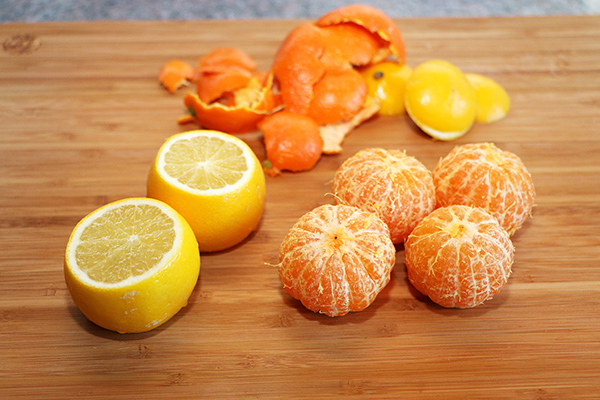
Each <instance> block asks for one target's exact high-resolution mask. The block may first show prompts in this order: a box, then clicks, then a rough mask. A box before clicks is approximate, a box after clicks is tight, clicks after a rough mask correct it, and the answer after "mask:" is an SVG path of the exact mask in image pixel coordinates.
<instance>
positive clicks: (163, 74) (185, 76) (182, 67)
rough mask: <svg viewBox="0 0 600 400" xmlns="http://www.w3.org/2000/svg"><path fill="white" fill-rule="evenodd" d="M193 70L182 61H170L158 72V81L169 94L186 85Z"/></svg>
mask: <svg viewBox="0 0 600 400" xmlns="http://www.w3.org/2000/svg"><path fill="white" fill-rule="evenodd" d="M193 74H194V68H192V66H191V65H189V64H188V63H186V62H185V61H182V60H170V61H169V62H167V63H166V64H165V65H164V66H163V67H162V68H161V70H160V73H159V74H158V81H159V82H160V83H161V84H162V85H163V86H164V87H165V88H166V89H167V90H168V91H169V92H171V93H173V92H175V91H176V90H177V89H179V88H180V87H181V86H183V85H185V84H186V83H188V81H189V80H190V79H192V76H193Z"/></svg>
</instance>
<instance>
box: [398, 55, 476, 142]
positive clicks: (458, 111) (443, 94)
mask: <svg viewBox="0 0 600 400" xmlns="http://www.w3.org/2000/svg"><path fill="white" fill-rule="evenodd" d="M405 106H406V111H407V112H408V115H409V116H410V118H411V119H412V120H413V121H414V122H415V124H417V126H418V127H419V128H421V129H422V130H423V131H424V132H425V133H427V134H428V135H430V136H432V137H433V138H435V139H439V140H454V139H458V138H459V137H461V136H463V135H464V134H465V133H467V131H468V130H469V129H471V126H472V125H473V123H474V122H475V114H476V111H477V100H476V97H475V90H474V89H473V87H472V86H471V84H470V83H469V81H468V80H467V78H465V76H464V74H463V73H462V72H461V70H460V69H458V68H457V67H456V66H454V65H453V64H451V63H449V62H447V61H443V60H432V61H427V62H425V63H423V64H421V65H419V66H418V67H417V68H415V69H414V71H413V73H412V75H411V76H410V78H409V79H408V82H407V83H406V92H405Z"/></svg>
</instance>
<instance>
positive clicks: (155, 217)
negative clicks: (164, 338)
mask: <svg viewBox="0 0 600 400" xmlns="http://www.w3.org/2000/svg"><path fill="white" fill-rule="evenodd" d="M64 273H65V281H66V283H67V287H68V289H69V292H70V293H71V297H72V298H73V301H74V302H75V304H76V305H77V307H78V308H79V309H80V310H81V311H82V312H83V314H84V315H85V316H86V317H87V318H88V319H89V320H90V321H92V322H94V323H95V324H97V325H99V326H101V327H103V328H106V329H109V330H113V331H116V332H119V333H135V332H145V331H149V330H151V329H154V328H156V327H157V326H159V325H161V324H163V323H165V322H166V321H168V320H169V319H170V318H171V317H173V316H174V315H175V314H176V313H177V312H178V311H179V310H180V309H181V308H182V307H184V306H186V305H187V300H188V298H189V296H190V294H191V293H192V291H193V289H194V287H195V285H196V282H197V281H198V276H199V273H200V253H199V250H198V243H197V241H196V238H195V236H194V234H193V231H192V229H191V227H190V226H189V224H188V223H187V222H186V221H185V220H184V219H183V218H182V217H181V215H179V214H178V213H177V212H176V211H175V210H173V209H172V208H171V207H170V206H168V205H167V204H165V203H163V202H160V201H157V200H154V199H147V198H131V199H124V200H119V201H116V202H113V203H110V204H107V205H105V206H103V207H100V208H99V209H97V210H96V211H93V212H92V213H91V214H89V215H87V216H86V217H84V218H83V219H82V220H81V221H80V222H79V223H78V224H77V226H76V227H75V228H74V230H73V232H72V233H71V236H70V238H69V242H68V244H67V248H66V252H65V266H64Z"/></svg>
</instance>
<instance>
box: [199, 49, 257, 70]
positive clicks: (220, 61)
mask: <svg viewBox="0 0 600 400" xmlns="http://www.w3.org/2000/svg"><path fill="white" fill-rule="evenodd" d="M215 65H216V66H227V67H232V66H233V67H239V68H243V69H245V70H248V71H254V70H255V69H256V63H255V62H254V60H253V59H252V57H250V55H248V54H247V53H246V52H244V51H242V50H240V49H238V48H236V47H219V48H216V49H214V50H213V51H211V52H210V53H208V54H206V55H204V56H203V57H201V58H200V60H198V67H199V68H203V67H207V66H215Z"/></svg>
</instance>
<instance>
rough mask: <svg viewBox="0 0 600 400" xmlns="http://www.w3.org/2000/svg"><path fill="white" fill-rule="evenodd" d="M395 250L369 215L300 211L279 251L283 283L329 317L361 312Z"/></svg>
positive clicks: (342, 209)
mask: <svg viewBox="0 0 600 400" xmlns="http://www.w3.org/2000/svg"><path fill="white" fill-rule="evenodd" d="M395 262H396V249H395V247H394V245H393V244H392V242H391V240H390V238H389V231H388V228H387V226H386V224H385V223H384V222H383V221H381V219H379V218H378V217H377V216H376V215H375V214H373V213H369V212H367V211H363V210H360V209H358V208H356V207H351V206H346V205H336V206H334V205H323V206H320V207H317V208H315V209H314V210H312V211H310V212H308V213H306V214H305V215H303V216H302V217H301V218H300V219H299V220H298V221H297V222H296V224H294V226H293V227H292V228H291V229H290V231H289V232H288V234H287V235H286V237H285V239H284V240H283V243H282V244H281V247H280V250H279V265H278V272H279V277H280V278H281V282H282V283H283V288H284V289H285V290H286V291H287V292H288V293H289V294H290V295H291V296H292V297H294V298H295V299H298V300H300V301H301V302H302V304H303V305H304V306H305V307H306V308H308V309H309V310H311V311H314V312H320V313H323V314H325V315H328V316H330V317H334V316H342V315H345V314H347V313H348V312H351V311H355V312H356V311H361V310H364V309H365V308H367V307H368V306H369V305H370V304H372V303H373V301H374V300H375V298H376V297H377V295H378V294H379V292H381V290H382V289H383V288H384V287H385V286H386V285H387V283H388V282H389V280H390V273H391V271H392V269H393V268H394V265H395Z"/></svg>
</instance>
